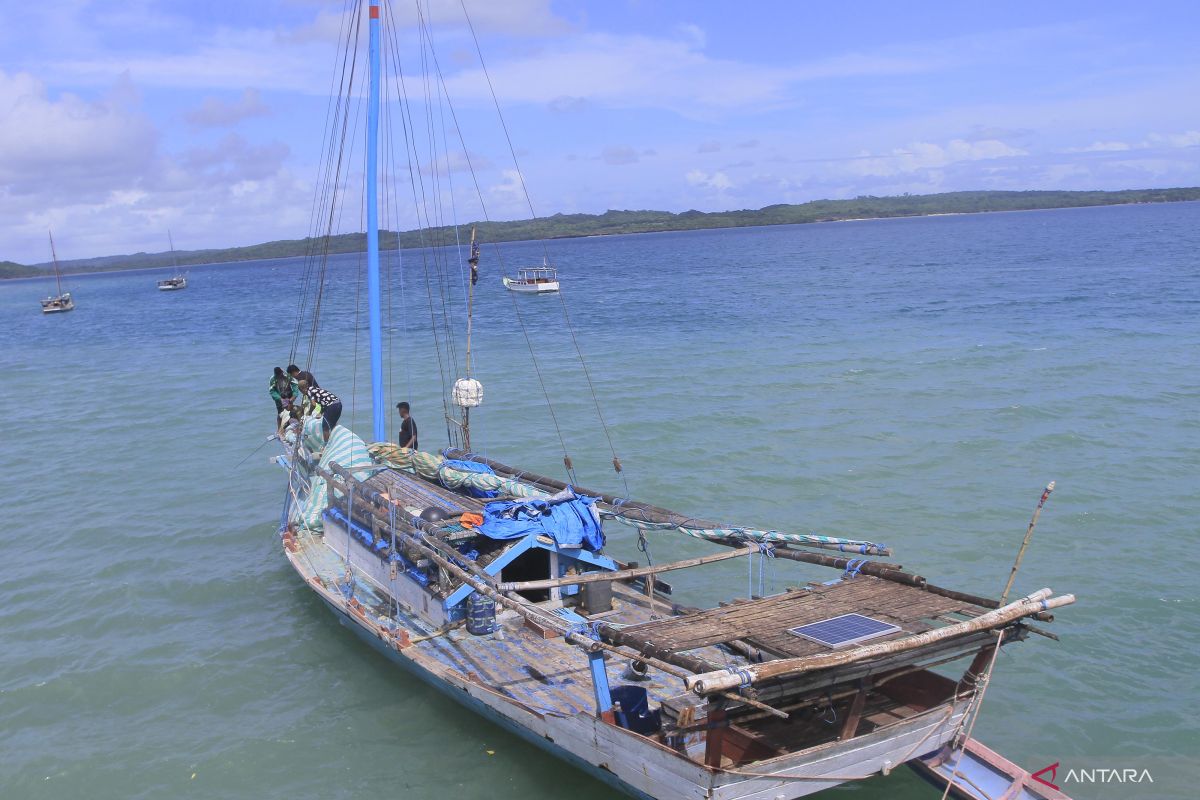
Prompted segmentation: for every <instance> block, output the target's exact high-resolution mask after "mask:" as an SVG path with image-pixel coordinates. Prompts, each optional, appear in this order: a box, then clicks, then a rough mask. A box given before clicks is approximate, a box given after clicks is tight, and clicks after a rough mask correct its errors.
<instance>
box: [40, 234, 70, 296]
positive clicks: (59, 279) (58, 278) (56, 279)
mask: <svg viewBox="0 0 1200 800" xmlns="http://www.w3.org/2000/svg"><path fill="white" fill-rule="evenodd" d="M50 257H51V258H53V259H54V282H55V286H56V287H57V289H56V291H57V294H55V295H53V296H52V297H47V298H46V299H45V300H43V301H42V313H43V314H59V313H62V312H64V311H74V310H75V300H74V299H72V298H71V293H70V292H64V291H63V286H62V273H61V272H60V271H59V269H58V253H56V252H55V251H54V234H53V233H51V234H50Z"/></svg>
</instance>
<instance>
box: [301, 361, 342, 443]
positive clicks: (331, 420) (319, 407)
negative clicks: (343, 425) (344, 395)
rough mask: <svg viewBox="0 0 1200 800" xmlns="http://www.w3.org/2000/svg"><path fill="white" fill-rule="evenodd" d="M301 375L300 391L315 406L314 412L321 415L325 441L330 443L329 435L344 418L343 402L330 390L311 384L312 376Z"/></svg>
mask: <svg viewBox="0 0 1200 800" xmlns="http://www.w3.org/2000/svg"><path fill="white" fill-rule="evenodd" d="M300 375H301V377H300V391H301V392H302V393H303V394H304V396H305V397H307V398H308V401H309V402H310V403H311V404H312V405H313V410H314V412H315V413H319V414H320V415H321V421H322V426H321V427H322V430H323V431H324V433H325V441H327V442H328V441H329V434H331V433H333V429H334V428H335V427H337V424H338V420H339V419H341V417H342V401H341V399H339V398H338V396H337V395H336V394H334V393H333V392H331V391H329V390H328V389H322V388H321V387H320V386H314V385H313V384H312V383H310V382H309V379H310V378H312V375H311V374H309V373H307V372H302V373H300Z"/></svg>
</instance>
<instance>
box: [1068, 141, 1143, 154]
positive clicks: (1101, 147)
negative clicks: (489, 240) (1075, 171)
mask: <svg viewBox="0 0 1200 800" xmlns="http://www.w3.org/2000/svg"><path fill="white" fill-rule="evenodd" d="M1128 149H1130V145H1129V144H1128V143H1127V142H1092V143H1091V144H1089V145H1087V146H1086V147H1072V148H1068V150H1067V152H1068V153H1112V152H1119V151H1122V150H1128Z"/></svg>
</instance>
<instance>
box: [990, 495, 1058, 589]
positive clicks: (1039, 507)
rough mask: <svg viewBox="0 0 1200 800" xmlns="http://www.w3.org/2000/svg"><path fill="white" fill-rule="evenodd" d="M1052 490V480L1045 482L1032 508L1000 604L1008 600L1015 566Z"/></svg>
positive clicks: (1030, 539)
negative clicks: (1044, 489) (1039, 498)
mask: <svg viewBox="0 0 1200 800" xmlns="http://www.w3.org/2000/svg"><path fill="white" fill-rule="evenodd" d="M1053 491H1054V481H1050V482H1049V483H1048V484H1046V491H1044V492H1042V499H1041V500H1038V504H1037V508H1035V509H1034V510H1033V519H1031V520H1029V528H1028V529H1027V530H1026V531H1025V541H1023V542H1021V549H1020V550H1018V551H1017V560H1016V561H1014V562H1013V565H1012V572H1010V573H1008V583H1006V584H1004V592H1003V593H1002V594H1001V595H1000V605H1004V602H1005V601H1006V600H1008V593H1009V591H1011V590H1012V585H1013V581H1015V580H1016V579H1017V568H1018V567H1020V566H1021V559H1023V558H1024V557H1025V550H1026V549H1028V547H1029V543H1030V541H1032V540H1033V528H1034V526H1035V525H1037V521H1038V517H1040V516H1041V515H1042V506H1044V505H1046V498H1048V497H1049V496H1050V493H1051V492H1053Z"/></svg>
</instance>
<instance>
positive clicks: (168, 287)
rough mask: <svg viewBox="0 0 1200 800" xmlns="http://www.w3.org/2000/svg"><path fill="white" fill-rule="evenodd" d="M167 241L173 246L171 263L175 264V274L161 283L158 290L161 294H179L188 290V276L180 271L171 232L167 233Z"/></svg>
mask: <svg viewBox="0 0 1200 800" xmlns="http://www.w3.org/2000/svg"><path fill="white" fill-rule="evenodd" d="M167 241H168V242H169V243H170V245H171V261H172V262H173V263H174V264H175V274H174V275H173V276H172V277H170V278H167V279H166V280H164V281H159V282H158V290H159V291H160V292H177V291H179V290H180V289H186V288H187V275H185V274H184V273H182V272H180V271H179V260H178V259H176V258H175V240H174V239H172V238H171V232H170V231H167Z"/></svg>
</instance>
